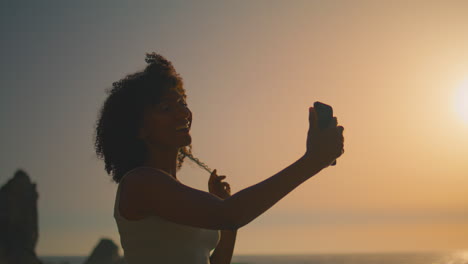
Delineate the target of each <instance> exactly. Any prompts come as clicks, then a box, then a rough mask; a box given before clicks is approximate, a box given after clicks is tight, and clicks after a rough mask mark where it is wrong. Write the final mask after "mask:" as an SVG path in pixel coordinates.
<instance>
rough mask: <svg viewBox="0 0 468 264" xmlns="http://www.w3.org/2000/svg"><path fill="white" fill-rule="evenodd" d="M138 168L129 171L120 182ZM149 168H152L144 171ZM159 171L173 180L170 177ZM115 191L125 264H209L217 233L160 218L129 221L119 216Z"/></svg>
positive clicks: (116, 216) (115, 216)
mask: <svg viewBox="0 0 468 264" xmlns="http://www.w3.org/2000/svg"><path fill="white" fill-rule="evenodd" d="M138 168H142V167H137V168H134V169H132V170H130V171H128V172H127V173H126V174H125V175H124V176H123V177H122V179H121V181H120V183H122V182H123V180H124V178H125V176H126V175H128V174H129V173H130V172H132V171H133V170H135V169H138ZM144 168H152V167H144ZM152 169H156V170H159V171H162V172H164V173H166V174H167V175H169V176H170V177H172V175H170V174H169V173H167V172H165V171H163V170H160V169H157V168H152ZM120 183H119V185H118V187H117V192H116V196H115V204H114V218H115V221H116V223H117V228H118V231H119V234H120V244H121V245H122V248H123V251H124V257H125V260H126V261H127V263H128V264H151V263H155V264H156V263H172V264H187V263H190V264H209V263H210V261H209V258H210V252H211V250H213V249H214V248H215V247H216V245H217V244H218V242H219V240H220V236H221V235H220V233H221V232H220V230H212V229H204V228H198V227H192V226H186V225H181V224H177V223H174V222H170V221H168V220H165V219H164V218H162V217H159V216H154V215H152V216H148V217H145V218H143V219H141V220H128V219H126V218H124V217H123V216H121V215H120V212H119V210H118V208H119V194H120Z"/></svg>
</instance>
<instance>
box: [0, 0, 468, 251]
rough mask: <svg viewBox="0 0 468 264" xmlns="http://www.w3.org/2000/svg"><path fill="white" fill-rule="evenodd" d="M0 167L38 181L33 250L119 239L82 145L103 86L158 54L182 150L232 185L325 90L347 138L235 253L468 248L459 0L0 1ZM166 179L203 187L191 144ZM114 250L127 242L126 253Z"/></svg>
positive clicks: (463, 37) (465, 24) (106, 195)
mask: <svg viewBox="0 0 468 264" xmlns="http://www.w3.org/2000/svg"><path fill="white" fill-rule="evenodd" d="M0 13H1V18H2V23H1V24H2V26H1V30H2V42H1V43H0V45H1V49H0V53H1V57H2V60H1V62H0V65H1V71H0V74H1V76H0V84H1V85H0V87H1V96H0V100H1V102H0V105H1V108H2V111H0V115H1V122H2V131H1V137H0V140H1V144H0V145H1V146H2V149H3V151H2V154H1V159H0V172H1V173H0V175H1V176H0V177H1V178H0V183H1V184H4V183H5V182H6V181H7V180H8V179H9V178H10V177H12V176H13V174H14V172H15V171H16V169H18V168H22V169H24V170H25V171H26V172H27V173H28V174H29V175H30V177H31V179H32V181H33V182H35V183H37V190H38V192H39V200H38V211H39V219H38V221H39V241H38V245H37V247H36V252H37V254H38V255H40V256H41V255H88V254H90V252H91V250H92V249H93V247H94V246H95V245H96V243H97V242H98V240H99V239H100V238H103V237H107V238H111V239H112V240H114V242H115V243H116V244H118V245H119V246H120V241H119V235H118V231H117V226H116V223H115V221H114V218H113V206H114V199H115V191H116V189H117V185H116V184H115V183H112V182H111V181H110V176H108V175H107V174H106V172H105V171H104V162H103V161H102V160H98V159H97V158H96V156H95V153H94V149H93V133H94V124H95V121H96V118H97V115H98V110H99V108H100V107H101V104H102V103H103V101H104V99H105V98H106V94H105V89H106V88H108V87H110V86H111V85H112V82H114V81H117V80H119V79H120V78H122V77H124V76H125V75H126V74H128V73H133V72H135V71H137V70H141V69H143V67H144V66H145V61H144V56H145V52H152V51H155V52H159V53H161V54H162V55H163V56H165V57H166V58H167V59H169V60H170V61H171V62H172V63H173V65H174V66H175V68H176V70H177V71H178V72H179V73H180V74H181V76H182V78H183V79H184V85H185V89H186V90H187V96H188V98H187V102H188V105H189V107H190V109H191V110H192V112H193V125H192V130H191V132H190V133H191V135H192V145H193V153H194V155H195V156H196V157H197V158H199V159H200V160H201V161H203V162H204V163H206V164H207V165H208V166H210V167H211V168H213V169H217V171H218V175H226V176H227V178H226V180H225V181H227V182H229V183H230V185H231V189H232V192H233V193H235V192H237V191H239V190H242V189H244V188H246V187H249V186H251V185H253V184H256V183H258V182H260V181H262V180H264V179H266V178H268V177H270V176H272V175H274V174H276V173H277V172H279V171H281V170H282V169H284V168H286V167H287V166H289V165H290V164H291V163H293V162H294V161H296V160H297V159H298V158H299V157H300V156H302V155H303V154H304V152H305V150H306V148H305V146H306V145H305V143H306V136H307V129H308V126H309V124H308V108H309V106H311V105H312V104H313V103H314V102H315V101H321V102H324V103H327V104H329V105H331V106H333V109H334V114H335V116H336V117H337V118H338V122H339V125H342V126H344V128H345V130H344V137H345V151H346V152H345V153H344V154H343V156H342V157H340V158H339V159H338V161H337V163H338V164H337V166H334V167H329V168H326V169H325V170H323V171H322V172H320V173H319V174H317V175H316V176H314V177H313V178H311V179H310V180H309V181H307V182H305V183H304V184H303V185H301V186H299V187H298V188H296V189H295V190H294V191H293V192H291V193H290V194H289V195H287V196H286V197H285V198H283V199H282V200H280V201H279V202H278V203H277V204H276V205H274V206H273V207H272V208H271V209H270V210H268V211H267V212H266V213H264V214H263V215H261V216H260V217H258V218H257V219H255V220H254V221H252V222H251V223H250V224H248V225H247V226H244V227H243V228H241V229H240V230H239V231H238V235H237V242H236V248H235V251H234V254H299V253H317V252H382V251H385V252H387V251H420V250H463V249H468V137H467V134H468V108H467V107H466V105H468V15H467V14H468V1H270V0H269V1H259V0H254V1H165V2H161V1H147V2H142V1H141V2H138V1H135V2H131V3H130V2H124V1H107V3H106V2H104V1H103V2H99V3H95V2H92V1H75V2H73V1H68V2H63V1H40V2H36V1H30V3H26V2H19V1H18V2H10V3H4V4H2V8H0ZM177 177H178V178H179V179H180V180H181V181H182V182H183V183H184V184H187V185H189V186H192V187H194V188H198V189H200V190H205V191H208V188H207V183H208V178H209V174H208V173H207V172H206V171H205V170H203V169H201V168H199V167H198V166H196V165H194V164H193V163H191V162H190V160H188V159H187V160H186V161H185V163H184V167H183V168H182V170H181V171H180V172H179V173H178V175H177ZM120 253H121V254H122V251H120Z"/></svg>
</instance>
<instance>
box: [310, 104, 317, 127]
mask: <svg viewBox="0 0 468 264" xmlns="http://www.w3.org/2000/svg"><path fill="white" fill-rule="evenodd" d="M317 127H318V124H317V113H316V112H315V109H314V108H313V107H309V131H315V130H317Z"/></svg>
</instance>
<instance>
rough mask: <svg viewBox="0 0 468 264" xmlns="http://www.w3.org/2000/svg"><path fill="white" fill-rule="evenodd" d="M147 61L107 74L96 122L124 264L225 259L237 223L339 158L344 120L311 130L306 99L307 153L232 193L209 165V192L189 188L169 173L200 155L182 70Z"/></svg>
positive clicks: (154, 57) (152, 57) (214, 263)
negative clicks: (115, 75) (116, 75)
mask: <svg viewBox="0 0 468 264" xmlns="http://www.w3.org/2000/svg"><path fill="white" fill-rule="evenodd" d="M146 62H147V63H148V65H147V66H146V68H145V69H144V70H142V71H140V72H136V73H133V74H129V75H127V76H126V77H124V78H123V79H121V80H120V81H118V82H115V83H113V87H112V89H110V91H108V93H109V96H108V97H107V99H106V100H105V102H104V104H103V106H102V108H101V110H100V116H99V118H98V120H97V123H96V131H95V133H96V134H95V148H96V153H97V155H98V157H100V158H103V159H104V162H105V170H106V172H107V173H108V174H109V175H112V179H113V181H115V182H116V183H117V184H118V188H117V193H116V197H115V205H114V218H115V220H116V223H117V227H118V231H119V234H120V242H121V245H122V247H123V250H124V257H125V259H126V261H127V263H128V264H143V263H145V264H146V263H173V264H177V263H181V264H182V263H184V264H187V263H191V264H208V263H211V264H224V263H226V264H227V263H230V261H231V258H232V252H233V249H234V244H235V239H236V231H237V229H239V228H241V227H243V226H245V225H246V224H248V223H250V222H251V221H252V220H254V219H255V218H257V217H258V216H259V215H261V214H262V213H264V212H265V211H266V210H268V209H269V208H270V207H272V206H273V205H274V204H275V203H277V202H278V201H279V200H281V199H282V198H283V197H284V196H286V195H287V194H288V193H289V192H291V191H292V190H293V189H295V188H296V187H297V186H299V185H300V184H301V183H303V182H305V181H306V180H307V179H309V178H311V177H312V176H314V175H315V174H317V173H318V172H320V171H321V170H322V169H324V168H326V167H328V166H329V165H330V163H332V162H333V161H334V160H335V159H337V158H338V157H340V156H341V155H342V154H343V152H344V149H343V143H344V137H343V130H344V128H343V127H342V126H338V125H337V119H336V117H335V118H334V119H333V121H332V122H331V124H330V125H329V127H327V128H325V129H319V128H318V126H317V116H316V113H315V110H314V109H313V108H312V107H311V108H309V131H308V134H307V142H306V152H305V154H304V155H303V156H302V157H300V158H299V159H298V160H297V161H296V162H294V163H293V164H291V165H290V166H288V167H287V168H285V169H283V170H282V171H280V172H278V173H277V174H275V175H273V176H271V177H269V178H267V179H266V180H264V181H262V182H259V183H257V184H255V185H252V186H250V187H248V188H245V189H243V190H241V191H239V192H237V193H235V194H233V195H231V190H230V186H229V184H228V183H227V182H223V181H222V180H223V178H225V177H226V176H218V175H217V174H216V170H214V171H213V172H212V173H211V176H210V178H209V180H208V188H209V193H207V192H204V191H201V190H197V189H194V188H191V187H189V186H187V185H184V184H183V183H181V182H180V181H179V180H178V179H177V175H176V174H177V171H179V170H180V168H181V166H182V163H183V161H184V158H185V157H187V156H189V157H190V158H192V160H196V161H198V160H197V159H194V158H193V156H192V153H191V148H192V147H191V141H192V138H191V135H190V132H189V130H190V127H191V124H192V112H191V111H190V109H189V108H188V106H187V103H186V94H185V89H184V88H183V81H182V78H181V77H180V75H179V74H178V73H177V72H176V71H175V69H174V67H173V66H172V63H171V62H170V61H168V60H167V59H165V58H164V57H163V56H161V55H159V54H157V53H150V54H146ZM184 126H185V127H186V128H185V129H179V128H181V127H184ZM198 164H199V165H200V166H203V167H204V168H205V169H206V166H204V164H202V163H200V162H198ZM213 249H214V252H213V254H211V255H210V252H211V250H213Z"/></svg>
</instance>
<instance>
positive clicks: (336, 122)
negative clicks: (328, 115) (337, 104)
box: [328, 116, 338, 127]
mask: <svg viewBox="0 0 468 264" xmlns="http://www.w3.org/2000/svg"><path fill="white" fill-rule="evenodd" d="M337 125H338V118H336V116H334V117H333V118H332V120H331V121H330V123H329V124H328V127H336V126H337Z"/></svg>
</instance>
